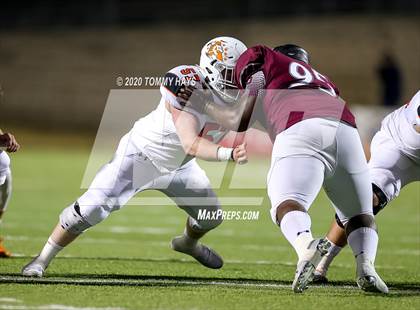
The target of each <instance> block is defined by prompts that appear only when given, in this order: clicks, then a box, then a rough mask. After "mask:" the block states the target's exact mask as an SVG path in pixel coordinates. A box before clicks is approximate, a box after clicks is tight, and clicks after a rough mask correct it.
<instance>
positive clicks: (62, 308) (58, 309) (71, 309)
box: [0, 304, 125, 310]
mask: <svg viewBox="0 0 420 310" xmlns="http://www.w3.org/2000/svg"><path fill="white" fill-rule="evenodd" d="M0 309H8V310H123V309H125V308H109V307H107V308H96V307H75V306H66V305H56V304H51V305H40V306H28V305H0Z"/></svg>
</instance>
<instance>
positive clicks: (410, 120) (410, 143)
mask: <svg viewBox="0 0 420 310" xmlns="http://www.w3.org/2000/svg"><path fill="white" fill-rule="evenodd" d="M369 168H370V174H371V179H372V187H373V213H374V214H377V213H378V212H379V211H380V210H382V209H383V208H384V207H385V206H386V204H387V203H389V202H390V201H392V200H393V199H394V198H396V197H397V196H398V195H399V193H400V190H401V188H403V187H404V186H405V185H407V184H409V183H412V182H415V181H420V91H418V92H417V93H416V94H415V95H414V97H413V98H412V99H411V100H410V102H409V103H407V104H405V105H403V106H402V107H400V108H399V109H397V110H395V111H393V112H392V113H390V114H388V115H387V116H386V117H385V118H384V119H383V121H382V124H381V129H380V130H379V131H378V132H377V133H376V134H375V136H374V137H373V140H372V143H371V158H370V161H369ZM344 236H345V235H344V230H343V229H342V228H341V223H340V222H339V220H337V221H334V222H333V224H332V227H331V229H330V231H329V232H328V234H327V238H328V239H329V240H330V241H331V242H332V243H333V246H332V247H331V248H330V249H329V253H328V254H327V255H326V256H324V258H323V259H322V261H321V262H320V263H319V265H318V267H317V271H316V273H315V278H314V281H316V282H327V281H328V280H327V278H326V274H327V270H328V267H329V265H330V264H331V262H332V260H333V259H334V257H335V256H336V255H337V254H338V253H339V252H340V250H341V249H342V247H344V246H345V245H346V240H345V237H344Z"/></svg>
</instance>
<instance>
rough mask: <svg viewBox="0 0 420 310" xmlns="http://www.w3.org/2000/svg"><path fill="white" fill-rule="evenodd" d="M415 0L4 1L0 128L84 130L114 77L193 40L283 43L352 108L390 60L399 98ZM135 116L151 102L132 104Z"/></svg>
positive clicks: (412, 40)
mask: <svg viewBox="0 0 420 310" xmlns="http://www.w3.org/2000/svg"><path fill="white" fill-rule="evenodd" d="M419 12H420V2H419V1H416V0H401V1H391V0H385V1H378V0H370V1H366V0H349V1H339V0H320V1H311V0H300V1H271V0H260V1H239V0H237V1H223V2H217V3H215V2H211V1H191V0H187V1H165V0H160V1H151V2H147V1H146V2H144V1H128V0H127V1H118V0H102V1H101V0H96V1H33V2H30V3H26V2H21V1H15V2H10V1H9V2H7V3H5V4H3V5H2V8H1V10H0V83H1V85H2V87H3V91H4V98H3V104H2V105H1V106H0V111H1V115H2V117H1V123H2V125H3V126H5V125H6V124H7V125H13V127H15V126H18V127H20V126H22V125H23V126H25V127H28V128H44V129H48V130H50V129H54V131H55V130H66V131H72V132H73V131H90V132H95V131H96V129H97V128H98V125H99V121H100V119H101V116H102V113H103V109H104V105H105V102H106V98H107V96H108V93H109V90H110V89H111V88H116V85H115V79H116V78H117V77H118V76H162V75H163V74H164V73H165V72H166V71H167V70H168V69H170V68H172V67H174V66H176V65H179V64H190V63H197V62H198V61H199V52H200V49H201V47H202V45H203V44H204V43H205V42H206V41H207V40H209V39H210V38H212V37H214V36H217V35H231V36H236V37H238V38H239V39H241V40H242V41H243V42H244V43H245V44H246V45H248V46H252V45H254V44H265V45H268V46H275V45H279V44H281V43H288V42H293V43H296V44H300V45H302V46H304V47H305V48H306V49H307V50H308V51H309V52H310V54H311V55H312V61H313V63H314V65H315V67H316V68H318V69H319V70H320V71H321V72H324V73H325V74H327V75H328V76H330V77H331V78H332V80H333V81H335V83H336V84H337V85H338V86H339V88H340V90H341V93H342V96H343V97H344V98H345V99H346V100H347V101H348V102H349V103H350V104H351V105H355V104H359V105H365V106H367V105H371V106H375V107H377V106H379V105H380V104H381V100H382V99H381V88H380V87H381V86H380V81H379V78H378V74H377V70H378V66H379V64H380V62H381V59H382V58H383V56H384V54H391V55H392V56H393V57H395V59H396V62H397V65H398V66H399V68H400V70H401V73H402V76H403V77H402V84H403V87H402V94H401V98H400V104H402V103H404V102H405V101H406V100H408V99H409V98H410V96H412V94H413V93H414V92H415V91H416V90H417V89H418V88H419V85H420V60H419V59H420V57H419V51H420V17H419ZM139 104H141V105H142V106H143V107H144V110H145V112H147V111H150V110H151V109H152V108H153V107H154V105H155V102H141V103H139Z"/></svg>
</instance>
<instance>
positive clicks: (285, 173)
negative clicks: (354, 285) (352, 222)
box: [267, 156, 329, 292]
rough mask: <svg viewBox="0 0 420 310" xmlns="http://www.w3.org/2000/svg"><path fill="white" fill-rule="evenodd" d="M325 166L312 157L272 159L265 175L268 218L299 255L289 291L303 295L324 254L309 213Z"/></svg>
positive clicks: (324, 248) (320, 183)
mask: <svg viewBox="0 0 420 310" xmlns="http://www.w3.org/2000/svg"><path fill="white" fill-rule="evenodd" d="M324 170H325V166H324V163H322V162H321V161H320V160H319V159H317V158H315V157H312V156H305V157H285V158H277V159H276V158H275V159H273V163H272V165H271V169H270V172H269V174H268V178H267V182H268V195H269V197H270V200H271V205H272V208H271V218H272V220H273V222H274V223H275V224H277V225H278V226H280V229H281V231H282V233H283V235H284V236H285V237H286V239H287V240H288V241H289V242H290V244H291V245H292V246H293V248H294V249H295V251H296V253H297V255H298V263H297V270H296V275H295V279H294V281H293V285H292V288H293V290H294V291H295V292H302V291H303V290H304V289H305V288H306V285H307V284H308V283H309V282H310V280H311V277H312V275H313V271H314V269H315V266H316V265H317V264H318V262H319V260H320V259H321V257H322V255H324V254H325V252H326V248H328V246H329V245H328V244H327V243H325V240H322V239H316V240H314V238H313V237H312V232H311V218H310V216H309V214H308V212H307V211H308V209H309V207H310V206H311V204H312V202H313V201H314V199H315V197H316V195H317V194H318V192H319V190H320V189H321V186H322V183H323V180H324Z"/></svg>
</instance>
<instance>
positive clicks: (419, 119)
mask: <svg viewBox="0 0 420 310" xmlns="http://www.w3.org/2000/svg"><path fill="white" fill-rule="evenodd" d="M410 104H413V105H414V109H413V110H414V111H413V112H414V114H415V115H414V117H415V119H416V125H418V126H420V91H418V92H417V93H416V94H415V95H414V97H413V99H411V103H410Z"/></svg>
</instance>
